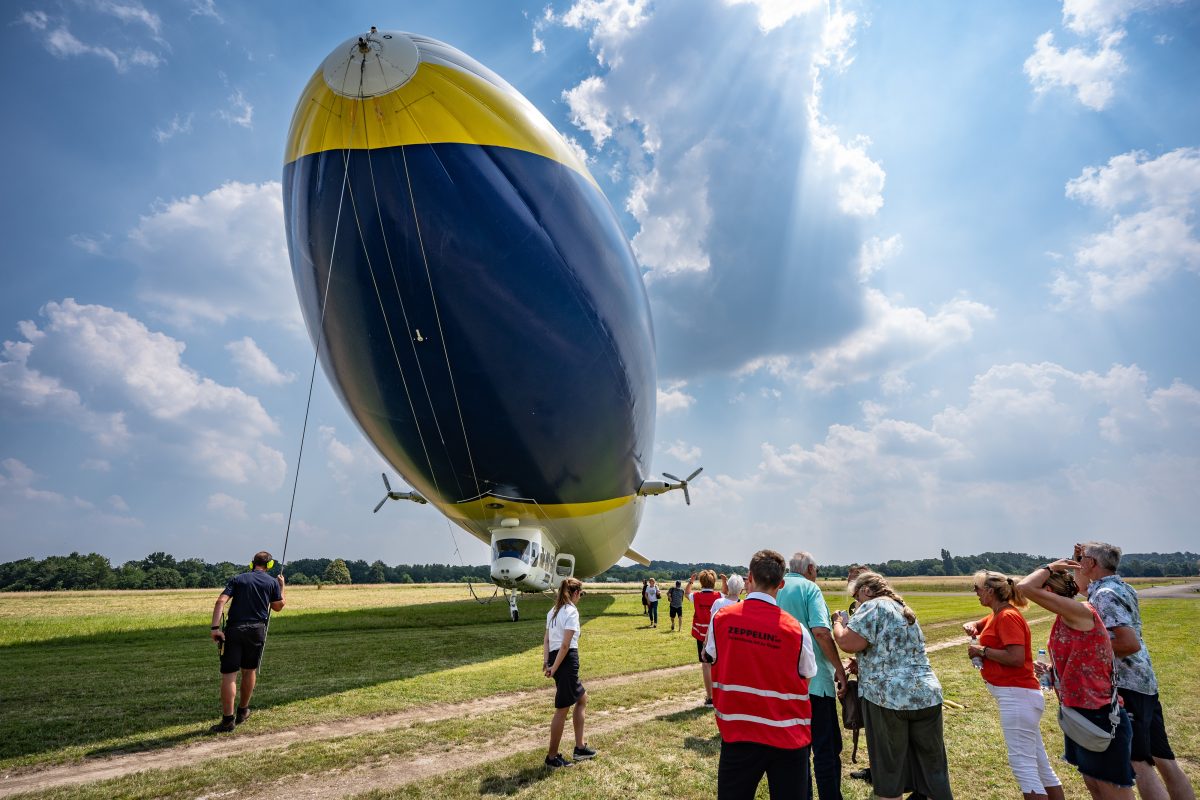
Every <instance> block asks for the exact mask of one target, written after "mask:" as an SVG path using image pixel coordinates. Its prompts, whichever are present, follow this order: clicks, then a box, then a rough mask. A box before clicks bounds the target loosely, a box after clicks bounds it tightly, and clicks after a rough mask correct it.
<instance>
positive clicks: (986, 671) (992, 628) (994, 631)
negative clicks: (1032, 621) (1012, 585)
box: [979, 606, 1039, 689]
mask: <svg viewBox="0 0 1200 800" xmlns="http://www.w3.org/2000/svg"><path fill="white" fill-rule="evenodd" d="M979 624H980V626H981V628H980V631H979V644H980V646H981V647H988V648H991V649H994V650H1003V649H1004V648H1006V647H1008V646H1009V645H1010V644H1019V645H1021V647H1023V648H1025V660H1024V662H1022V664H1021V666H1019V667H1006V666H1004V665H1003V664H1001V663H999V662H997V661H993V660H991V659H990V658H985V659H984V660H983V679H984V680H985V681H987V682H988V683H990V684H991V685H992V686H1016V687H1019V688H1021V689H1037V688H1038V686H1039V684H1038V680H1037V678H1036V677H1034V674H1033V648H1032V647H1031V646H1030V640H1029V623H1027V622H1026V621H1025V617H1023V616H1021V612H1020V611H1017V610H1016V609H1015V608H1013V607H1012V606H1005V607H1004V608H1002V609H1000V611H999V612H998V613H996V614H989V615H988V616H986V617H984V618H983V619H981V620H980V621H979Z"/></svg>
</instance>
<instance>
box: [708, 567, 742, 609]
mask: <svg viewBox="0 0 1200 800" xmlns="http://www.w3.org/2000/svg"><path fill="white" fill-rule="evenodd" d="M745 588H746V580H745V579H744V578H743V577H742V576H741V575H730V576H729V577H728V578H726V579H725V594H724V595H722V596H721V597H719V598H717V602H715V603H713V605H712V613H714V614H716V613H717V612H718V611H720V610H721V609H722V608H724V607H725V606H731V605H733V604H734V603H740V602H741V600H742V597H741V595H742V590H743V589H745Z"/></svg>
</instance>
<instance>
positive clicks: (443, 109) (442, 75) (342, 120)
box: [284, 63, 596, 185]
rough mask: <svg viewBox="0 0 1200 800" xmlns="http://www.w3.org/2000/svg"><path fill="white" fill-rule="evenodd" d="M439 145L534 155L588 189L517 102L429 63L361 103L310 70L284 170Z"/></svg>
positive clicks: (574, 163)
mask: <svg viewBox="0 0 1200 800" xmlns="http://www.w3.org/2000/svg"><path fill="white" fill-rule="evenodd" d="M441 142H454V143H461V144H477V145H493V146H498V147H509V148H513V149H515V150H524V151H526V152H529V153H535V154H537V155H540V156H545V157H546V158H549V159H553V160H554V161H557V162H559V163H560V164H562V165H564V166H566V167H569V168H570V169H573V170H575V171H576V172H578V173H579V174H580V175H583V176H584V177H585V178H587V180H588V181H589V182H590V183H592V185H596V181H595V179H594V178H593V177H592V175H591V173H590V172H588V169H587V167H586V166H584V164H583V162H582V161H581V160H580V159H579V157H578V156H577V155H576V153H575V150H573V149H572V148H571V146H570V145H568V144H567V142H566V140H565V139H563V137H562V135H561V134H559V132H558V131H556V130H555V129H554V128H553V127H552V126H551V125H550V124H549V123H548V122H547V121H546V118H545V117H543V116H542V115H541V113H540V112H538V111H537V109H535V108H534V107H533V105H532V104H530V103H529V101H528V100H526V99H525V98H524V97H521V96H520V95H519V94H517V93H516V92H515V91H513V90H512V89H511V88H510V87H507V86H497V85H496V84H494V83H492V82H491V81H489V80H487V79H485V78H483V77H480V76H479V75H476V74H474V73H470V72H467V71H464V70H460V69H456V68H454V67H450V66H445V65H442V64H430V63H422V64H421V65H420V66H419V67H418V68H417V71H416V73H415V74H414V75H413V76H412V78H410V79H409V80H408V81H407V82H406V83H405V84H404V85H402V86H400V87H398V88H396V89H394V90H392V91H391V92H388V93H387V94H384V95H380V96H378V97H367V98H359V97H345V96H343V95H341V94H338V93H336V92H334V91H333V90H332V89H330V88H329V85H328V84H327V83H326V82H325V79H324V76H323V75H322V73H321V71H320V70H318V71H317V72H316V73H315V74H314V75H313V76H312V78H311V79H310V80H309V82H308V86H307V87H305V89H304V94H303V95H302V96H301V99H300V102H299V103H298V104H297V106H296V114H295V116H294V117H293V118H292V127H291V132H290V134H289V135H288V144H287V154H286V158H285V161H284V163H285V164H290V163H291V162H293V161H295V160H296V159H299V158H303V157H304V156H306V155H310V154H312V153H320V152H323V151H326V150H346V149H350V150H376V149H379V148H383V147H396V146H399V145H409V144H434V143H441Z"/></svg>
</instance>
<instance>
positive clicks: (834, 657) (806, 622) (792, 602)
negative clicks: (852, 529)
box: [776, 551, 846, 800]
mask: <svg viewBox="0 0 1200 800" xmlns="http://www.w3.org/2000/svg"><path fill="white" fill-rule="evenodd" d="M788 567H789V570H788V573H787V574H786V575H785V576H784V577H783V588H782V589H780V590H779V594H778V596H777V597H776V600H778V602H779V607H780V608H782V609H783V610H784V611H786V612H788V613H789V614H791V615H792V616H793V617H795V618H796V620H797V621H798V622H799V623H800V624H801V625H803V626H804V632H805V633H807V634H809V635H810V636H811V637H812V640H813V641H814V642H815V643H816V646H815V647H814V650H813V652H814V653H815V656H816V663H817V672H816V674H815V675H813V677H812V680H810V681H809V682H808V695H809V699H810V701H811V703H812V761H813V768H812V774H811V775H810V777H809V781H808V784H807V786H806V787H805V792H804V797H806V798H811V797H812V784H813V781H814V780H815V781H816V784H817V795H818V796H819V797H820V798H821V800H842V725H841V720H840V719H839V718H838V707H837V698H839V697H841V696H842V695H843V694H845V692H846V670H845V668H844V667H843V666H842V658H841V656H839V655H838V651H837V646H836V645H834V643H833V635H832V634H831V633H830V632H829V631H830V628H831V627H832V625H831V624H830V622H829V606H827V605H826V604H825V597H824V596H823V595H822V594H821V587H819V586H817V583H816V581H817V562H816V560H815V559H814V558H813V555H812V553H807V552H803V551H801V552H799V553H796V554H795V555H793V556H792V559H791V561H790V562H788Z"/></svg>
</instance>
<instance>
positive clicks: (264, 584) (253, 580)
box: [209, 550, 285, 733]
mask: <svg viewBox="0 0 1200 800" xmlns="http://www.w3.org/2000/svg"><path fill="white" fill-rule="evenodd" d="M274 565H275V560H274V559H272V558H271V554H270V553H268V552H267V551H266V550H260V551H259V552H257V553H255V554H254V560H253V561H251V562H250V571H249V572H243V573H242V574H240V575H234V576H233V577H232V578H230V579H229V583H227V584H225V589H224V591H222V592H221V594H219V595H217V602H216V604H215V605H214V606H213V615H212V628H211V633H212V638H213V641H215V642H223V644H222V647H221V715H222V716H221V721H220V722H219V723H217V724H216V725H213V726H212V727H211V728H209V732H210V733H229V732H230V731H232V730H233V729H234V728H235V727H236V726H238V725H241V724H242V723H243V722H245V721H246V718H247V717H249V716H250V698H251V696H253V694H254V684H255V682H256V680H257V678H258V665H259V663H260V662H261V661H262V654H263V648H264V647H266V644H267V620H268V619H269V617H270V612H271V611H279V610H281V609H282V608H283V605H284V599H283V588H284V583H285V581H284V580H283V576H282V575H280V576H279V577H276V578H272V577H271V576H270V575H268V574H267V570H268V569H270V568H271V567H273V566H274ZM230 600H232V601H233V603H232V604H231V605H230V607H229V618H228V620H227V621H226V623H225V629H224V630H221V612H222V611H224V609H225V604H226V603H228V602H229V601H230ZM239 671H240V672H241V673H242V686H241V702H240V703H238V705H237V714H236V715H235V714H234V706H233V702H234V699H235V697H236V696H237V694H238V686H237V677H238V672H239Z"/></svg>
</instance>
